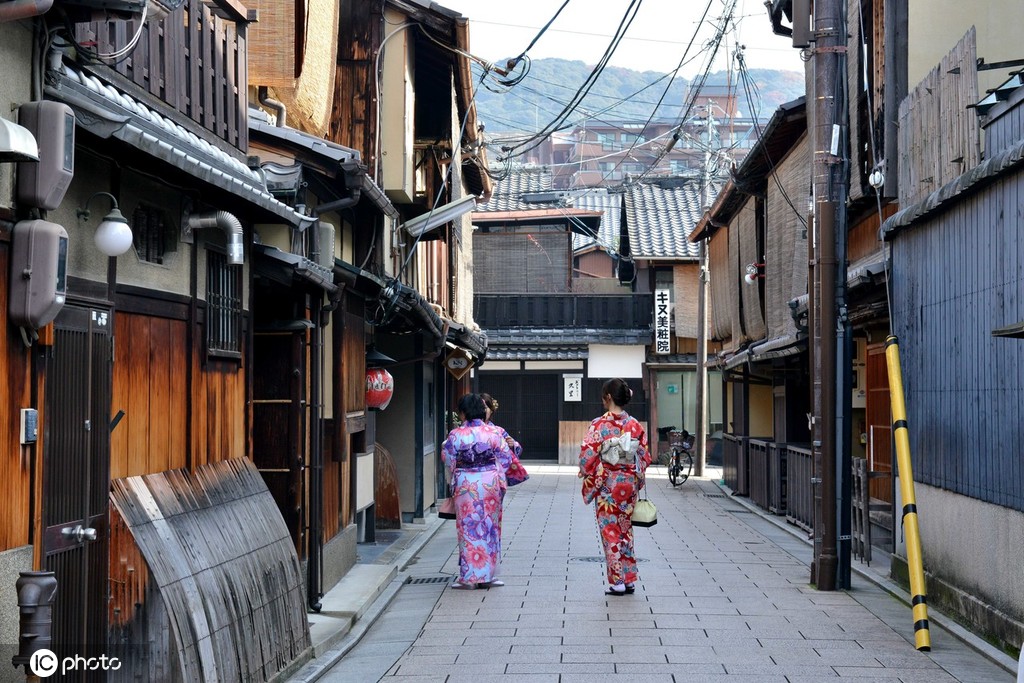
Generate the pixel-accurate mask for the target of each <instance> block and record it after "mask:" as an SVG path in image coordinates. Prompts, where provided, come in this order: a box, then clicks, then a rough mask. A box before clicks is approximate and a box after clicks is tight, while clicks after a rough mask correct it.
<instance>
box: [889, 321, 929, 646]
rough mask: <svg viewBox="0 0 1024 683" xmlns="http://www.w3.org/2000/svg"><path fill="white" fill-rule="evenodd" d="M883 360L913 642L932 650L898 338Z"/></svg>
mask: <svg viewBox="0 0 1024 683" xmlns="http://www.w3.org/2000/svg"><path fill="white" fill-rule="evenodd" d="M885 362H886V365H887V366H888V369H889V402H890V403H891V405H892V436H893V439H894V441H895V442H896V463H897V466H898V467H899V475H900V495H902V497H903V531H904V533H905V534H906V539H907V572H908V573H909V574H910V595H911V601H910V605H911V609H912V610H913V616H914V644H915V646H916V647H917V649H918V650H921V651H922V652H928V651H929V650H931V649H932V638H931V634H930V632H929V630H928V602H927V599H926V597H925V590H924V561H923V560H922V558H921V533H920V530H919V529H918V526H917V501H916V500H915V498H914V473H913V471H912V470H911V468H910V431H909V429H908V428H907V404H906V401H905V399H904V397H903V370H902V369H901V368H900V345H899V339H897V338H896V337H895V336H889V337H887V338H886V340H885Z"/></svg>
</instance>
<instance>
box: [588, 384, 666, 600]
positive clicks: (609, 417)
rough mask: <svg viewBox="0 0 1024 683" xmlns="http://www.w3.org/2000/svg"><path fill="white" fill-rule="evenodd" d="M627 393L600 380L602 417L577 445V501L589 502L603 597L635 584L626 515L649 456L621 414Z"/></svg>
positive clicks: (633, 424) (638, 429)
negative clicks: (604, 577)
mask: <svg viewBox="0 0 1024 683" xmlns="http://www.w3.org/2000/svg"><path fill="white" fill-rule="evenodd" d="M632 395H633V392H632V391H630V389H629V386H628V385H627V384H626V382H625V381H623V380H621V379H610V380H608V381H607V382H605V383H604V386H603V387H601V401H602V403H603V405H604V409H605V413H604V415H602V416H601V417H599V418H597V419H596V420H594V421H593V422H591V423H590V429H589V430H588V431H587V435H586V437H584V439H583V444H582V445H581V447H580V471H579V476H580V478H581V479H583V487H582V488H583V500H584V501H585V502H587V503H594V510H595V514H596V516H597V529H598V532H599V534H600V536H601V545H602V546H603V547H604V556H605V562H606V565H607V574H608V588H607V590H606V591H605V592H606V593H607V594H608V595H628V594H630V593H633V592H634V591H635V590H636V582H637V573H636V557H635V556H634V555H633V522H632V515H633V506H634V505H635V504H636V499H637V495H638V494H639V492H640V489H642V488H643V486H644V471H645V470H646V469H647V466H648V465H649V464H651V455H650V453H649V452H648V450H647V434H646V433H645V432H644V428H643V427H642V426H640V423H639V422H638V421H637V420H636V418H634V417H630V415H629V414H628V413H627V412H626V411H625V410H624V406H625V405H626V404H627V403H629V399H630V397H631V396H632Z"/></svg>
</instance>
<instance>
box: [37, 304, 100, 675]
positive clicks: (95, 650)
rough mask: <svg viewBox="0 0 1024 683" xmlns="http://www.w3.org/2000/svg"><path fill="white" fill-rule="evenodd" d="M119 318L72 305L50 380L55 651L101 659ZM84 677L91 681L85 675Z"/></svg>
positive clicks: (58, 334)
mask: <svg viewBox="0 0 1024 683" xmlns="http://www.w3.org/2000/svg"><path fill="white" fill-rule="evenodd" d="M113 329H114V326H113V318H112V315H111V313H110V311H109V310H107V309H102V308H95V307H87V306H77V305H67V306H65V307H64V309H63V310H62V311H61V312H60V315H58V316H57V319H56V321H55V322H54V343H53V355H52V357H51V359H50V361H49V363H48V366H49V367H48V369H47V373H46V378H47V379H46V413H45V415H46V430H47V432H46V440H45V455H44V457H43V506H42V507H43V526H44V532H43V539H42V540H43V562H44V565H45V567H46V569H47V570H49V571H52V572H54V574H55V575H56V577H57V595H56V598H55V601H54V610H53V650H54V651H55V652H56V653H57V655H58V656H60V657H66V656H74V655H82V656H84V657H90V656H99V655H101V654H103V653H104V651H105V649H106V647H107V643H106V635H107V598H108V593H109V591H108V585H107V580H108V557H107V552H108V550H107V549H108V544H109V534H108V505H109V503H108V496H109V493H110V431H111V416H110V401H111V387H112V377H113V372H112V370H113ZM83 675H84V674H83Z"/></svg>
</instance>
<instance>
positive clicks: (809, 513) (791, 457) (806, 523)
mask: <svg viewBox="0 0 1024 683" xmlns="http://www.w3.org/2000/svg"><path fill="white" fill-rule="evenodd" d="M786 470H787V473H788V476H787V478H786V481H787V492H786V493H787V495H786V521H787V522H790V523H791V524H795V525H796V526H798V527H800V528H801V529H804V530H805V531H811V530H812V529H813V528H814V484H813V483H812V479H813V478H814V459H813V457H812V455H811V449H810V447H804V446H794V445H793V444H787V445H786Z"/></svg>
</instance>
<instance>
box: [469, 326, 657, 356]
mask: <svg viewBox="0 0 1024 683" xmlns="http://www.w3.org/2000/svg"><path fill="white" fill-rule="evenodd" d="M485 332H486V334H487V344H488V347H487V348H488V352H487V353H488V356H487V357H488V358H494V356H492V355H490V354H491V350H493V349H496V348H498V347H501V346H504V347H510V346H517V345H518V346H540V345H555V346H559V345H561V346H570V345H584V344H620V345H633V344H650V343H651V341H653V339H654V333H653V332H652V331H651V329H650V328H649V327H648V328H646V329H634V330H622V329H618V330H612V329H608V330H600V329H596V328H580V327H576V328H524V327H515V328H511V327H507V328H502V329H496V328H489V329H487V330H485Z"/></svg>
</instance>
